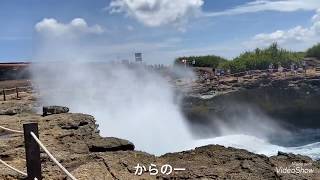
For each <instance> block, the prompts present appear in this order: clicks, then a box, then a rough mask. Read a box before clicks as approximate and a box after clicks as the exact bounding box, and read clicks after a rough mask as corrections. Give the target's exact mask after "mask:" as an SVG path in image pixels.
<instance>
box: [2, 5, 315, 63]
mask: <svg viewBox="0 0 320 180" xmlns="http://www.w3.org/2000/svg"><path fill="white" fill-rule="evenodd" d="M317 9H320V1H319V0H272V1H269V0H259V1H249V0H223V1H213V0H175V1H172V0H109V1H108V0H0V22H1V28H0V47H1V48H0V61H1V62H6V61H33V60H35V59H37V60H39V59H40V60H44V59H50V58H51V59H55V58H56V59H57V58H61V57H62V56H63V57H64V58H65V59H68V58H69V59H72V58H73V59H78V58H83V59H91V60H99V61H111V60H122V59H129V60H133V53H134V52H142V53H143V55H144V60H145V61H146V62H147V63H149V64H154V63H156V64H160V63H164V64H168V63H171V62H172V61H173V59H174V58H175V57H177V56H182V55H207V54H216V55H220V56H223V57H227V58H232V57H235V56H236V55H238V54H239V53H241V52H242V51H244V50H250V49H253V48H255V47H265V46H267V45H269V44H270V43H272V42H275V41H276V42H278V43H279V44H280V45H281V46H283V47H285V48H288V49H292V50H305V49H306V48H307V47H310V46H311V45H312V44H315V43H317V42H318V41H319V40H320V11H318V10H317ZM49 57H50V58H49Z"/></svg>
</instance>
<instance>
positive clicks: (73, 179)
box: [30, 132, 77, 180]
mask: <svg viewBox="0 0 320 180" xmlns="http://www.w3.org/2000/svg"><path fill="white" fill-rule="evenodd" d="M30 134H31V136H32V137H33V138H34V140H35V141H36V142H37V143H38V144H39V146H40V147H41V148H42V149H43V150H44V151H45V152H46V153H47V154H48V156H49V157H50V159H51V160H52V161H53V162H54V163H56V164H57V165H58V166H59V168H60V169H61V170H62V171H63V172H64V173H66V175H67V176H69V177H70V178H71V179H72V180H77V179H76V178H75V177H74V176H73V175H72V174H71V173H69V171H68V170H67V169H66V168H65V167H63V166H62V165H61V164H60V163H59V161H58V160H57V159H56V158H55V157H53V155H52V154H51V153H50V152H49V151H48V149H47V148H46V147H45V146H44V145H43V144H42V142H41V141H40V140H39V139H38V137H37V136H36V135H35V134H34V133H33V132H31V133H30Z"/></svg>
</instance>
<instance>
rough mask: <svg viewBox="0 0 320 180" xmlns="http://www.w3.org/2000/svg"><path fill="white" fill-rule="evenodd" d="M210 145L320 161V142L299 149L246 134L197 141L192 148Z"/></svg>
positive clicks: (298, 147)
mask: <svg viewBox="0 0 320 180" xmlns="http://www.w3.org/2000/svg"><path fill="white" fill-rule="evenodd" d="M209 144H217V145H222V146H225V147H234V148H239V149H245V150H248V151H250V152H253V153H256V154H264V155H266V156H273V155H277V153H278V151H281V152H286V153H293V154H301V155H305V156H309V157H311V158H312V159H314V160H318V159H320V142H316V143H312V144H307V145H303V146H297V147H284V146H279V145H275V144H272V143H270V142H268V141H267V140H264V139H260V138H257V137H254V136H249V135H244V134H236V135H227V136H220V137H215V138H210V139H202V140H196V141H195V143H194V144H193V147H192V148H195V147H199V146H205V145H209Z"/></svg>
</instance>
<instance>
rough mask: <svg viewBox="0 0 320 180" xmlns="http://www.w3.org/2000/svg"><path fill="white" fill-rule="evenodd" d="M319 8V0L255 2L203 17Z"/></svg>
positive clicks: (257, 0) (264, 0)
mask: <svg viewBox="0 0 320 180" xmlns="http://www.w3.org/2000/svg"><path fill="white" fill-rule="evenodd" d="M318 8H320V0H277V1H271V0H256V1H253V2H249V3H247V4H244V5H241V6H237V7H234V8H232V9H227V10H225V11H221V12H207V13H203V15H204V16H208V17H214V16H223V15H237V14H245V13H254V12H260V11H280V12H293V11H298V10H316V9H318Z"/></svg>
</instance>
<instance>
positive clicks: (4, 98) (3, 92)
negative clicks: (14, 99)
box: [2, 89, 6, 101]
mask: <svg viewBox="0 0 320 180" xmlns="http://www.w3.org/2000/svg"><path fill="white" fill-rule="evenodd" d="M2 94H3V101H6V91H5V90H4V89H2Z"/></svg>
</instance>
